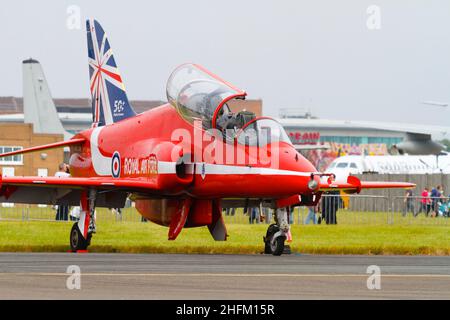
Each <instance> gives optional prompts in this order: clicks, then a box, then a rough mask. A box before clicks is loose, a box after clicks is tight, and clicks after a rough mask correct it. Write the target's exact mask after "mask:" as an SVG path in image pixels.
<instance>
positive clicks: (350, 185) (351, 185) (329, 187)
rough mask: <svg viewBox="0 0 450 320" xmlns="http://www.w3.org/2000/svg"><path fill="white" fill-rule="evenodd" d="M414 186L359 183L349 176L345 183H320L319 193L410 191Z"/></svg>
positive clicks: (395, 183)
mask: <svg viewBox="0 0 450 320" xmlns="http://www.w3.org/2000/svg"><path fill="white" fill-rule="evenodd" d="M415 186H416V185H415V184H414V183H408V182H390V181H389V182H382V181H360V180H359V179H358V178H357V177H354V176H349V177H348V179H347V181H346V182H344V181H340V182H339V181H331V180H327V181H326V182H323V181H321V182H320V184H319V191H323V192H326V191H337V190H342V191H344V192H346V193H360V192H361V190H362V189H386V188H400V189H411V188H414V187H415Z"/></svg>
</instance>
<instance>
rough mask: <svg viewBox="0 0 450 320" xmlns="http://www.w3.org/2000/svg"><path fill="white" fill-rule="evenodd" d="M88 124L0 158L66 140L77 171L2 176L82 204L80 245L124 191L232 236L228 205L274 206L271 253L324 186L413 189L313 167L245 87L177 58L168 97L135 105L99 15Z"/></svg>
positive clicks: (149, 210) (149, 214) (26, 197)
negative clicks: (297, 210)
mask: <svg viewBox="0 0 450 320" xmlns="http://www.w3.org/2000/svg"><path fill="white" fill-rule="evenodd" d="M86 26H87V38H88V56H89V72H90V90H91V97H92V111H93V125H92V128H91V129H89V130H86V131H83V132H80V133H79V134H77V135H75V136H74V137H73V138H72V139H71V140H69V141H64V142H60V143H54V144H50V145H44V146H38V147H33V148H28V149H24V150H20V151H15V152H10V153H6V154H3V155H0V157H7V156H12V155H16V154H21V153H28V152H35V151H41V150H45V149H50V148H60V147H70V161H69V165H70V174H71V177H66V178H59V177H46V178H43V177H4V178H2V180H1V182H0V185H1V188H0V202H11V203H28V204H53V205H68V206H80V207H81V214H80V220H79V221H78V222H76V223H75V224H74V225H73V227H72V230H71V232H70V246H71V249H72V250H74V251H77V250H85V249H86V248H87V247H88V245H89V244H90V241H91V237H92V234H94V233H95V232H96V224H95V216H94V210H95V208H96V207H106V208H121V207H124V205H125V201H126V199H127V197H130V198H131V199H132V200H133V201H134V202H135V206H136V209H137V210H138V211H139V213H140V214H141V215H142V216H143V217H145V218H146V219H148V220H150V221H153V222H155V223H157V224H160V225H163V226H168V227H169V239H170V240H174V239H176V238H177V236H178V234H179V233H180V232H181V230H182V229H183V228H188V227H201V226H207V227H208V228H209V231H210V233H211V235H212V237H213V238H214V239H215V240H217V241H223V240H226V239H227V231H226V228H225V224H224V221H223V218H222V209H223V208H236V207H246V208H249V207H256V206H258V207H259V206H261V207H268V208H271V209H274V210H275V212H276V214H275V222H276V223H275V224H273V225H271V226H270V227H269V229H268V231H267V234H266V237H264V241H265V252H266V253H272V254H274V255H280V254H282V252H283V249H284V246H285V240H286V237H287V236H288V233H289V223H288V221H289V210H287V208H289V207H293V206H311V205H315V204H317V203H318V201H319V199H320V198H321V195H322V193H323V192H326V191H330V190H344V191H345V192H348V193H359V192H360V191H361V189H363V188H409V187H414V185H413V184H410V183H395V182H361V181H360V180H358V179H357V178H356V177H352V176H350V177H348V180H347V181H341V182H338V181H333V176H332V175H327V174H323V173H319V172H317V170H316V169H315V168H314V166H313V165H312V164H311V163H310V162H309V161H308V160H306V159H305V158H304V157H303V156H302V155H301V154H299V153H298V152H297V151H296V150H295V148H294V147H293V145H292V144H291V142H290V140H289V138H288V136H287V135H286V132H285V131H284V129H283V128H282V126H281V125H280V124H279V123H278V122H277V121H275V120H273V119H271V118H268V117H259V118H258V117H255V115H254V114H253V113H251V112H247V111H245V110H244V111H241V112H237V113H234V112H232V110H231V109H230V108H229V106H228V104H227V103H228V102H229V101H230V100H232V99H245V96H246V93H245V92H244V91H242V90H240V89H238V88H236V87H234V86H233V85H231V84H230V83H228V82H226V81H224V80H222V79H220V78H219V77H217V76H216V75H214V74H212V73H211V72H209V71H207V70H206V69H204V68H203V67H201V66H199V65H196V64H184V65H181V66H179V67H178V68H177V69H176V70H175V71H174V72H173V73H172V75H171V76H170V78H169V80H168V82H167V99H168V101H169V103H167V104H165V105H162V106H160V107H158V108H155V109H152V110H149V111H146V112H144V113H142V114H138V115H137V114H135V112H134V111H133V109H132V107H131V105H130V103H129V101H128V98H127V95H126V92H125V88H124V85H123V82H122V78H121V76H120V73H119V71H118V69H117V65H116V61H115V59H114V56H113V54H112V51H111V47H110V44H109V41H108V39H107V37H106V35H105V32H104V31H103V29H102V27H101V26H100V24H99V23H98V22H97V21H95V20H88V21H87V23H86Z"/></svg>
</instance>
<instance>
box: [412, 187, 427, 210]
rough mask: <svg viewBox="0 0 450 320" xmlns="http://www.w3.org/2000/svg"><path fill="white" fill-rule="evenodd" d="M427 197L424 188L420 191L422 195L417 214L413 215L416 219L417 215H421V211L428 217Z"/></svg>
mask: <svg viewBox="0 0 450 320" xmlns="http://www.w3.org/2000/svg"><path fill="white" fill-rule="evenodd" d="M429 200H430V199H429V197H428V188H427V187H425V188H424V189H423V190H422V193H421V194H420V207H419V210H418V211H417V213H416V214H415V215H414V216H415V217H417V216H418V215H419V213H421V212H422V211H423V212H424V214H425V216H428V202H429Z"/></svg>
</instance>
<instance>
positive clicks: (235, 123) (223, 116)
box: [216, 104, 256, 138]
mask: <svg viewBox="0 0 450 320" xmlns="http://www.w3.org/2000/svg"><path fill="white" fill-rule="evenodd" d="M255 117H256V116H255V114H254V113H253V112H249V111H247V110H245V109H244V110H242V111H240V112H238V113H233V112H232V111H231V110H230V107H228V105H227V104H224V105H223V107H222V110H221V111H220V114H219V116H218V117H217V122H216V124H217V128H218V129H219V130H221V131H222V133H223V135H224V138H230V137H234V136H235V134H236V133H237V132H238V131H239V129H241V128H243V127H244V125H245V124H247V123H248V122H249V121H251V120H253V119H254V118H255Z"/></svg>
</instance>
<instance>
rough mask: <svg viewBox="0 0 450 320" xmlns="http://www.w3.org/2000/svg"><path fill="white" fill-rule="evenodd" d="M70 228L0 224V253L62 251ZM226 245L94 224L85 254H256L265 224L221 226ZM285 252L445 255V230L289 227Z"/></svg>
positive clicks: (448, 237) (449, 248) (143, 227)
mask: <svg viewBox="0 0 450 320" xmlns="http://www.w3.org/2000/svg"><path fill="white" fill-rule="evenodd" d="M70 228H71V224H70V223H65V222H41V221H38V222H36V221H27V222H22V221H0V251H2V252H17V251H21V252H66V251H67V250H69V246H68V242H69V239H68V238H69V231H70ZM227 228H228V233H229V238H228V241H227V242H215V241H214V240H213V239H212V238H211V236H210V234H209V232H208V229H207V228H206V227H203V228H194V229H184V230H183V231H182V232H181V234H180V235H179V237H178V239H177V240H176V241H168V240H167V231H168V229H167V228H165V227H161V226H157V225H155V224H153V223H135V222H122V223H117V222H109V221H103V222H101V221H99V223H98V233H97V234H96V235H94V237H93V240H92V245H91V247H90V248H89V251H90V252H128V253H229V254H231V253H236V254H244V253H246V254H256V253H261V251H262V247H263V243H262V236H263V235H264V234H265V231H266V228H267V225H265V224H257V225H248V224H239V223H232V224H228V225H227ZM292 235H293V238H294V241H293V242H292V244H291V247H292V249H293V251H294V252H297V253H321V254H402V255H417V254H424V255H450V226H445V225H424V226H417V225H390V226H389V225H373V226H372V225H371V226H367V225H363V226H355V225H352V226H349V225H337V226H327V225H316V226H314V225H310V226H302V225H294V226H293V227H292Z"/></svg>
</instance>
